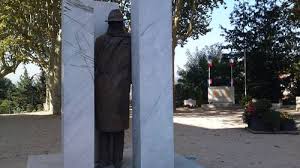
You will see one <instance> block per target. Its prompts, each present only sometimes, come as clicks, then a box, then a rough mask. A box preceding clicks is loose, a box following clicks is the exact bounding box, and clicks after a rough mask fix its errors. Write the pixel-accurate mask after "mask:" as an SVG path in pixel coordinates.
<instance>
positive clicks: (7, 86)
mask: <svg viewBox="0 0 300 168" xmlns="http://www.w3.org/2000/svg"><path fill="white" fill-rule="evenodd" d="M14 87H15V86H14V84H13V83H12V82H11V81H10V80H9V79H7V78H0V100H4V99H6V98H8V97H9V96H10V95H11V91H12V90H13V89H14Z"/></svg>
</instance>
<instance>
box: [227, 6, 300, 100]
mask: <svg viewBox="0 0 300 168" xmlns="http://www.w3.org/2000/svg"><path fill="white" fill-rule="evenodd" d="M293 9H294V3H293V2H292V1H288V0H285V1H283V0H256V3H255V4H253V5H250V4H249V3H248V2H245V3H241V2H239V3H238V5H236V6H235V8H234V11H233V12H232V13H231V16H230V22H231V24H232V25H233V26H234V28H233V29H225V28H223V29H224V35H225V38H226V41H227V42H229V43H230V44H229V45H228V48H230V49H231V50H232V51H234V52H239V53H240V56H239V57H243V52H244V51H246V55H247V77H248V81H247V82H248V84H249V85H248V90H249V93H250V95H251V96H253V97H256V98H269V99H271V100H273V101H278V100H279V98H280V97H281V96H282V95H281V92H282V91H281V88H280V83H281V82H282V81H281V80H280V78H279V76H280V75H282V74H284V73H286V72H287V71H286V69H289V68H290V65H292V64H293V62H294V61H295V60H296V59H297V58H298V57H299V51H300V50H299V47H300V46H299V42H300V41H299V35H300V34H299V33H300V31H299V25H300V24H299V21H298V20H297V19H293V18H295V16H294V13H293V12H292V10H293Z"/></svg>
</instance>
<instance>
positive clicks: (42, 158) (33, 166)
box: [27, 153, 203, 168]
mask: <svg viewBox="0 0 300 168" xmlns="http://www.w3.org/2000/svg"><path fill="white" fill-rule="evenodd" d="M129 155H130V154H129V153H127V154H126V153H125V156H124V164H123V168H131V167H132V164H131V158H130V157H129ZM27 168H64V167H63V156H62V154H51V155H38V156H29V158H28V161H27ZM175 168H203V167H202V166H199V165H197V163H195V162H194V161H191V160H188V159H186V158H184V157H183V156H180V155H177V154H176V155H175Z"/></svg>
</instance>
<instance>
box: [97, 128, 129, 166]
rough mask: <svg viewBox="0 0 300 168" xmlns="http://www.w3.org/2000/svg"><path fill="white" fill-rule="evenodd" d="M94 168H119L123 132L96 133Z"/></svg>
mask: <svg viewBox="0 0 300 168" xmlns="http://www.w3.org/2000/svg"><path fill="white" fill-rule="evenodd" d="M97 136H98V137H97V139H98V140H97V141H98V144H97V148H96V150H97V151H96V152H97V155H96V158H95V159H96V168H106V167H109V166H112V165H113V166H114V167H115V168H121V166H122V160H123V150H124V131H121V132H100V131H99V132H97Z"/></svg>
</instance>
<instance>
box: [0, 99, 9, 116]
mask: <svg viewBox="0 0 300 168" xmlns="http://www.w3.org/2000/svg"><path fill="white" fill-rule="evenodd" d="M9 112H10V102H9V101H8V100H3V101H2V102H0V114H5V113H9Z"/></svg>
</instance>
